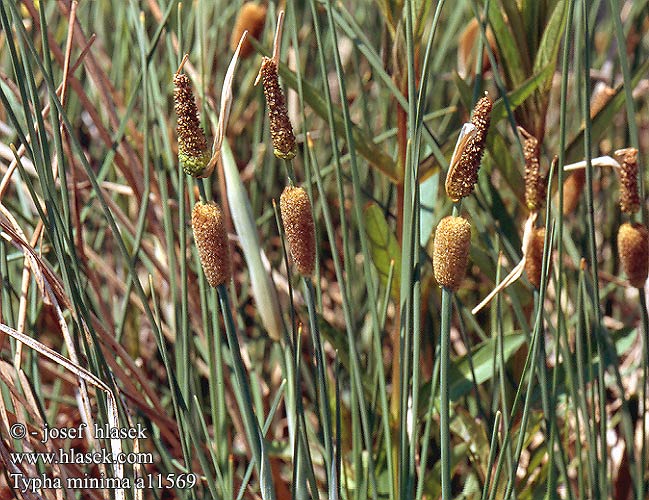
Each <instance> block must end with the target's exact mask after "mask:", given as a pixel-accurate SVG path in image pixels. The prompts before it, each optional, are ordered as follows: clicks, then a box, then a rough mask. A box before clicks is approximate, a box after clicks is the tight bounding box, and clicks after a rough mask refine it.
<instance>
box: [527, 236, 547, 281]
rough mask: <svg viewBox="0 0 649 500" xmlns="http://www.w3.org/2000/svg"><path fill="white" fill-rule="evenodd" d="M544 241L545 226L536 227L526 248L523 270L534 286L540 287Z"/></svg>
mask: <svg viewBox="0 0 649 500" xmlns="http://www.w3.org/2000/svg"><path fill="white" fill-rule="evenodd" d="M544 243H545V228H544V227H537V228H535V229H534V230H533V233H532V237H531V239H530V242H529V244H528V245H527V248H526V254H525V272H526V273H527V279H528V280H530V283H532V285H534V288H537V289H538V288H541V271H542V269H543V246H544Z"/></svg>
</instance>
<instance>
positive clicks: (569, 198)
mask: <svg viewBox="0 0 649 500" xmlns="http://www.w3.org/2000/svg"><path fill="white" fill-rule="evenodd" d="M585 184H586V170H584V169H583V168H581V169H579V170H574V171H573V172H572V174H571V175H570V177H568V178H567V179H566V180H565V181H564V183H563V215H568V214H571V213H572V212H574V211H575V209H576V208H577V205H578V204H579V197H580V196H581V193H582V191H583V190H584V185H585Z"/></svg>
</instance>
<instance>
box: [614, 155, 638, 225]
mask: <svg viewBox="0 0 649 500" xmlns="http://www.w3.org/2000/svg"><path fill="white" fill-rule="evenodd" d="M615 156H617V157H618V159H619V161H620V168H619V172H620V209H621V210H622V212H624V213H627V214H632V213H635V212H637V211H638V210H639V209H640V194H639V193H638V150H637V149H635V148H626V149H620V150H618V151H616V152H615Z"/></svg>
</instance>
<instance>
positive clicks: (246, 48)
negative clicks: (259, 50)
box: [230, 2, 266, 59]
mask: <svg viewBox="0 0 649 500" xmlns="http://www.w3.org/2000/svg"><path fill="white" fill-rule="evenodd" d="M265 22H266V6H265V5H260V4H258V3H256V2H246V3H244V4H243V5H242V6H241V9H239V14H238V15H237V20H236V22H235V23H234V29H233V30H232V36H231V37H230V50H232V51H233V52H234V51H235V50H237V46H238V45H239V40H241V36H242V35H243V32H244V31H246V30H247V31H248V36H251V37H253V38H255V39H259V35H261V32H262V30H263V29H264V23H265ZM253 51H254V48H253V46H252V44H251V43H250V42H249V41H248V39H247V38H246V40H245V41H244V42H243V44H242V45H241V51H240V52H239V57H241V58H242V59H244V58H246V57H248V56H249V55H250V54H252V53H253Z"/></svg>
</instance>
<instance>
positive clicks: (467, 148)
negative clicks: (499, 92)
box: [445, 92, 493, 202]
mask: <svg viewBox="0 0 649 500" xmlns="http://www.w3.org/2000/svg"><path fill="white" fill-rule="evenodd" d="M492 106H493V102H491V99H489V96H488V95H487V93H486V92H485V95H484V97H482V98H481V99H480V100H478V102H477V103H476V105H475V107H474V108H473V116H472V117H471V123H472V124H473V125H474V126H475V129H476V130H475V135H474V136H473V137H472V138H471V139H470V140H468V141H467V142H466V144H465V145H463V147H462V148H460V150H458V151H456V154H454V155H453V156H454V157H453V158H452V159H451V166H450V167H449V170H448V174H447V175H446V183H445V187H446V194H447V195H448V197H449V198H450V199H451V200H453V201H454V202H457V201H459V200H460V199H462V198H464V197H465V196H468V195H470V194H471V193H472V192H473V187H474V185H475V183H476V182H478V170H479V169H480V161H481V160H482V153H483V152H484V147H485V143H486V141H487V133H488V132H489V122H490V114H491V108H492Z"/></svg>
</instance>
